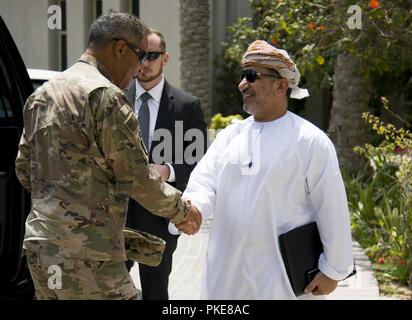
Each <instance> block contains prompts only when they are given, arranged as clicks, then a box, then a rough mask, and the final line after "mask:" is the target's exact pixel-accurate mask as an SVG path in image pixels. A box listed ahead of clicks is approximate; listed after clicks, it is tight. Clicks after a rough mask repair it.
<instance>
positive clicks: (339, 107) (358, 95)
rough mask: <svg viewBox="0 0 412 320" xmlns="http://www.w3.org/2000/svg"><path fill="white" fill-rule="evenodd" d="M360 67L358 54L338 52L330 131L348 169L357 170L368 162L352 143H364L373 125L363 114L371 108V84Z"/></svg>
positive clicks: (341, 163)
mask: <svg viewBox="0 0 412 320" xmlns="http://www.w3.org/2000/svg"><path fill="white" fill-rule="evenodd" d="M358 70H359V68H358V67H357V61H356V59H355V58H353V57H352V56H346V55H338V57H337V61H336V65H335V72H334V77H333V102H332V108H331V111H330V112H331V117H330V122H329V129H328V133H329V135H330V138H331V139H332V141H333V143H334V144H335V147H336V152H337V154H338V158H339V163H340V165H341V167H343V168H345V169H346V170H347V172H348V173H354V172H356V171H358V170H359V169H361V168H362V167H363V165H364V163H365V162H364V159H363V158H362V157H360V156H358V155H356V154H355V153H354V152H353V147H355V146H359V145H363V144H365V143H366V142H369V141H370V138H371V129H370V128H369V126H368V124H366V123H365V121H364V120H363V119H361V115H362V113H363V112H365V111H370V108H369V107H368V103H369V100H370V98H371V94H372V84H371V82H370V81H369V80H368V79H365V78H364V77H362V75H360V73H359V71H358Z"/></svg>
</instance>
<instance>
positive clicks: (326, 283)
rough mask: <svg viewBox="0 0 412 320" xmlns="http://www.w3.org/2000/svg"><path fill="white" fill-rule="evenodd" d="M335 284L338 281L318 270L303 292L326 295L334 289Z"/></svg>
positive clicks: (336, 284)
mask: <svg viewBox="0 0 412 320" xmlns="http://www.w3.org/2000/svg"><path fill="white" fill-rule="evenodd" d="M337 286H338V281H336V280H333V279H331V278H329V277H327V276H326V275H324V274H323V273H322V272H318V273H317V274H316V275H315V277H314V278H313V280H312V281H311V282H310V283H309V284H308V285H307V287H306V288H305V293H309V292H311V293H312V294H313V295H314V296H320V295H326V294H329V293H331V292H332V291H334V290H335V289H336V287H337Z"/></svg>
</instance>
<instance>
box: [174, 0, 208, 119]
mask: <svg viewBox="0 0 412 320" xmlns="http://www.w3.org/2000/svg"><path fill="white" fill-rule="evenodd" d="M209 18H210V12H209V1H207V0H180V33H181V41H180V52H181V56H180V60H181V77H182V88H183V89H184V90H186V91H188V92H190V93H191V94H193V95H195V96H197V97H199V98H200V101H201V105H202V109H203V112H204V114H205V117H206V118H207V119H208V118H209V116H210V110H209V109H210V106H209V102H210V101H211V87H210V66H211V63H210V54H209V53H210V50H209V44H210V40H209V20H210V19H209Z"/></svg>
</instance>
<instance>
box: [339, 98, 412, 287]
mask: <svg viewBox="0 0 412 320" xmlns="http://www.w3.org/2000/svg"><path fill="white" fill-rule="evenodd" d="M382 102H383V104H384V108H385V109H388V105H387V104H388V102H387V100H386V99H385V98H382ZM363 117H364V119H365V120H366V121H367V122H368V123H369V124H370V125H371V126H372V128H373V129H374V130H375V131H376V132H377V134H378V135H379V136H381V137H382V141H381V143H380V144H379V145H378V146H377V147H375V146H372V145H370V144H367V145H365V146H363V147H356V148H355V151H356V152H357V153H359V154H361V155H363V156H364V157H365V158H366V159H367V160H368V167H365V168H364V169H363V170H361V171H360V172H358V173H357V174H356V175H355V176H353V177H349V176H348V175H347V174H344V175H343V176H344V181H345V186H346V189H347V193H348V204H349V208H350V211H351V225H352V230H353V232H354V235H355V238H356V239H357V240H358V241H359V242H360V243H361V245H362V246H363V247H366V248H367V249H366V252H367V254H368V255H369V257H370V258H371V259H372V261H373V262H374V263H377V265H380V266H381V267H380V268H381V269H382V270H383V269H385V270H386V271H387V272H388V273H390V274H391V275H393V276H395V277H396V278H397V279H398V280H399V281H401V282H403V283H406V282H407V281H408V278H409V277H410V274H411V270H412V254H411V250H412V133H411V132H410V131H408V130H407V129H405V128H400V129H397V128H395V127H394V126H393V125H392V124H386V123H384V122H382V121H381V120H380V119H379V118H378V117H374V116H372V115H371V114H369V113H365V114H364V115H363ZM405 124H406V126H409V124H407V123H405Z"/></svg>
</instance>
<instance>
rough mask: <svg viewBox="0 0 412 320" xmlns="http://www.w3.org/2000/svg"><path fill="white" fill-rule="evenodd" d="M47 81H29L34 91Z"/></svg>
mask: <svg viewBox="0 0 412 320" xmlns="http://www.w3.org/2000/svg"><path fill="white" fill-rule="evenodd" d="M46 81H47V80H37V79H36V80H31V83H32V85H33V88H34V90H36V89H37V88H38V87H40V86H41V85H42V84H43V83H45V82H46Z"/></svg>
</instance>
